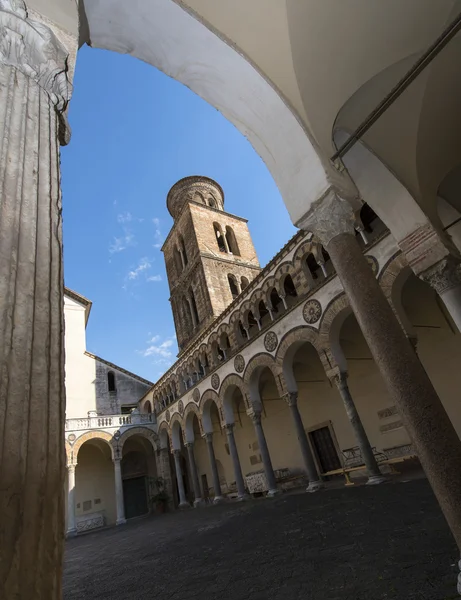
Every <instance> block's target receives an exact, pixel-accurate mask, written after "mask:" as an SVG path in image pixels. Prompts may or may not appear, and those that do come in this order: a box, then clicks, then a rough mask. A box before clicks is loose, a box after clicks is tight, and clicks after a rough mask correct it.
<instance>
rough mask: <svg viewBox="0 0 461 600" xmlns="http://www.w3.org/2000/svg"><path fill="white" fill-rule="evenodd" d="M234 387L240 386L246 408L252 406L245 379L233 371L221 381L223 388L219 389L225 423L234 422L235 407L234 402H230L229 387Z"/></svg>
mask: <svg viewBox="0 0 461 600" xmlns="http://www.w3.org/2000/svg"><path fill="white" fill-rule="evenodd" d="M232 387H238V388H239V390H240V392H241V393H242V397H243V401H244V403H245V409H246V410H248V409H249V408H250V398H249V396H248V391H247V388H246V386H245V383H244V381H243V378H242V377H240V376H239V375H237V374H236V373H231V374H230V375H228V376H227V377H225V379H224V380H223V382H222V383H221V388H220V390H219V398H220V403H221V406H222V418H223V420H222V422H223V425H226V424H231V423H233V422H234V416H233V409H232V404H231V403H230V397H229V389H230V388H232Z"/></svg>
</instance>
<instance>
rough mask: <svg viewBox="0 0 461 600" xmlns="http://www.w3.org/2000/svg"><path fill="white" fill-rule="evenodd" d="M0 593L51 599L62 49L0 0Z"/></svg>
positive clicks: (60, 507)
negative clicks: (0, 436) (0, 555)
mask: <svg viewBox="0 0 461 600" xmlns="http://www.w3.org/2000/svg"><path fill="white" fill-rule="evenodd" d="M0 32H1V36H0V37H1V43H0V98H1V101H0V130H1V135H0V173H1V175H0V180H1V186H0V371H1V378H0V431H1V432H2V434H1V435H2V448H3V451H2V450H0V472H1V485H0V531H1V554H2V559H1V561H0V588H1V592H0V595H1V596H2V597H4V598H47V600H58V599H60V598H61V573H62V558H63V550H64V537H65V518H64V516H65V513H64V511H65V493H66V492H65V475H66V464H65V450H64V427H65V421H64V419H65V388H64V336H63V332H64V323H63V266H62V219H61V189H60V171H59V160H60V157H59V144H60V143H66V142H67V141H68V138H69V132H68V130H67V128H66V126H65V123H64V117H63V114H64V111H65V109H66V107H67V103H68V100H69V98H70V84H69V83H68V79H67V58H68V53H67V51H66V49H65V48H64V47H63V46H62V44H61V42H59V41H58V39H57V37H56V36H55V35H54V33H53V31H52V30H51V29H50V28H49V27H47V26H46V25H44V24H43V23H39V22H37V21H35V20H33V19H31V18H29V17H28V13H27V10H26V7H25V5H24V3H23V2H22V1H21V0H16V1H14V2H13V1H12V0H3V1H2V2H0Z"/></svg>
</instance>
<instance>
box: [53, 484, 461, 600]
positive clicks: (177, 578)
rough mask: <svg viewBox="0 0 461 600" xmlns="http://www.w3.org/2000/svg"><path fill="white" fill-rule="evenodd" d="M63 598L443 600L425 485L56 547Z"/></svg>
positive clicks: (295, 498)
mask: <svg viewBox="0 0 461 600" xmlns="http://www.w3.org/2000/svg"><path fill="white" fill-rule="evenodd" d="M65 559H66V560H65V573H64V600H102V599H107V600H109V599H110V600H122V599H123V600H125V599H127V600H155V599H159V600H208V599H210V600H211V599H213V600H215V599H217V600H298V599H301V598H302V599H303V600H304V599H306V600H381V599H386V600H388V599H402V600H449V599H454V598H458V596H457V595H456V577H457V567H456V562H457V559H458V551H457V549H456V546H455V543H454V541H453V538H452V537H451V535H450V533H449V531H448V527H447V525H446V523H445V521H444V519H443V517H442V514H441V513H440V510H439V508H438V506H437V504H436V502H435V499H434V496H433V494H432V492H431V490H430V488H429V485H428V483H427V481H426V480H416V481H411V482H407V483H404V482H398V481H394V482H392V483H387V484H384V485H381V486H376V487H365V486H357V487H354V488H344V487H342V488H340V489H333V490H326V491H323V492H319V493H316V494H311V495H310V494H290V495H288V494H285V495H283V496H279V497H277V498H275V499H272V500H269V499H262V500H255V501H252V502H248V503H242V504H227V505H221V506H211V507H208V508H204V509H195V510H192V509H191V510H189V511H186V512H181V513H179V512H175V513H171V514H166V515H161V516H155V517H150V518H147V519H142V520H137V521H135V522H131V523H128V524H127V525H125V526H123V527H120V528H111V529H107V530H105V531H100V532H95V533H92V534H88V535H84V536H81V537H79V538H75V539H72V540H70V541H68V542H67V546H66V557H65Z"/></svg>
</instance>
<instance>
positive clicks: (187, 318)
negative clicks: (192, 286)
mask: <svg viewBox="0 0 461 600" xmlns="http://www.w3.org/2000/svg"><path fill="white" fill-rule="evenodd" d="M182 310H183V314H184V322H185V325H186V328H187V330H188V332H190V331H192V327H193V324H194V321H193V319H192V312H191V308H190V304H189V302H188V300H187V298H186V297H185V296H183V299H182Z"/></svg>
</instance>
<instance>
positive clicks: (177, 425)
mask: <svg viewBox="0 0 461 600" xmlns="http://www.w3.org/2000/svg"><path fill="white" fill-rule="evenodd" d="M183 423H184V421H183V418H182V417H181V415H180V414H179V413H178V412H175V413H174V414H173V415H172V416H171V419H170V423H169V435H170V443H171V447H172V448H173V450H180V449H181V437H182V438H183V439H184V427H183ZM178 436H179V437H178Z"/></svg>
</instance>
